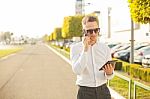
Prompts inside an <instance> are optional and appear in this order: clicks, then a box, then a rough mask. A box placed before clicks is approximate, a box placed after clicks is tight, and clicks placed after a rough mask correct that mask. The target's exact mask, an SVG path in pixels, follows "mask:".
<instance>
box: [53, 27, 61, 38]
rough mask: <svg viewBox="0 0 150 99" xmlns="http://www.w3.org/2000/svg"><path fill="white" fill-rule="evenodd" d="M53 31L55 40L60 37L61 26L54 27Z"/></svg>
mask: <svg viewBox="0 0 150 99" xmlns="http://www.w3.org/2000/svg"><path fill="white" fill-rule="evenodd" d="M53 33H54V34H56V40H60V39H62V35H61V28H59V27H57V28H55V29H54V32H53Z"/></svg>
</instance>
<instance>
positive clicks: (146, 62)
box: [142, 54, 150, 68]
mask: <svg viewBox="0 0 150 99" xmlns="http://www.w3.org/2000/svg"><path fill="white" fill-rule="evenodd" d="M142 66H143V67H149V68H150V54H148V55H145V56H144V58H143V59H142Z"/></svg>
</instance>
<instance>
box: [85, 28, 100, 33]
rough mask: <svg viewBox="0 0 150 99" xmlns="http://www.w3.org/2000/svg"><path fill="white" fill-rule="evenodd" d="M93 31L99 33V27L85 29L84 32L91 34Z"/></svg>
mask: <svg viewBox="0 0 150 99" xmlns="http://www.w3.org/2000/svg"><path fill="white" fill-rule="evenodd" d="M93 31H94V33H99V32H100V28H95V29H89V30H85V33H86V34H93Z"/></svg>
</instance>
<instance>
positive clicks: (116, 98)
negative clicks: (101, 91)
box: [46, 45, 125, 99]
mask: <svg viewBox="0 0 150 99" xmlns="http://www.w3.org/2000/svg"><path fill="white" fill-rule="evenodd" d="M46 46H47V47H48V48H49V49H50V50H52V51H53V52H54V53H56V54H57V55H59V56H60V57H61V58H62V59H64V60H65V61H66V62H67V63H69V64H70V65H71V62H70V60H69V59H67V58H66V57H64V56H63V55H61V54H60V53H59V52H57V51H56V50H54V49H53V48H51V47H50V46H48V45H46ZM109 89H110V93H111V96H112V99H125V98H124V97H123V96H121V95H120V94H119V93H117V92H116V91H114V90H113V89H111V88H109Z"/></svg>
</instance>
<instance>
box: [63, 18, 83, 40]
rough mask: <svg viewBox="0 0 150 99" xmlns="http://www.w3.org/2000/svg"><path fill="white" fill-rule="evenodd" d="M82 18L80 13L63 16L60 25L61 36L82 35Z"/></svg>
mask: <svg viewBox="0 0 150 99" xmlns="http://www.w3.org/2000/svg"><path fill="white" fill-rule="evenodd" d="M82 18H83V16H81V15H78V16H68V17H65V18H64V22H63V26H62V37H63V38H72V37H80V36H81V35H82V24H81V21H82Z"/></svg>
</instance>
